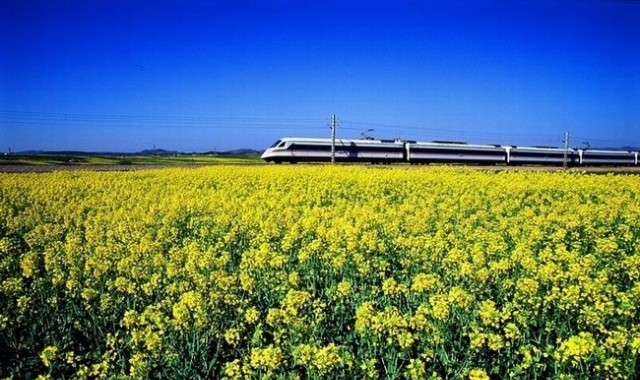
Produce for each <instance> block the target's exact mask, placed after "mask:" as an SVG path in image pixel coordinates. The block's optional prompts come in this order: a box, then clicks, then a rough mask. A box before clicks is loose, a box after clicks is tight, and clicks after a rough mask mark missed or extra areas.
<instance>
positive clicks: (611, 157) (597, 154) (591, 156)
mask: <svg viewBox="0 0 640 380" xmlns="http://www.w3.org/2000/svg"><path fill="white" fill-rule="evenodd" d="M578 156H579V160H580V165H587V166H588V165H614V166H617V165H620V166H625V165H637V164H638V152H625V151H619V150H587V149H578Z"/></svg>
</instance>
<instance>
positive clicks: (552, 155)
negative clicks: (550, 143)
mask: <svg viewBox="0 0 640 380" xmlns="http://www.w3.org/2000/svg"><path fill="white" fill-rule="evenodd" d="M565 154H566V155H567V164H568V165H575V164H576V163H577V162H578V159H577V157H576V154H575V153H574V152H573V149H569V150H568V151H565V150H564V149H561V148H555V147H540V146H534V147H521V146H512V147H509V149H508V162H509V164H510V165H563V164H564V162H565Z"/></svg>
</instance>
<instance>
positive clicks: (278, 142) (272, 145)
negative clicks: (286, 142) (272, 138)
mask: <svg viewBox="0 0 640 380" xmlns="http://www.w3.org/2000/svg"><path fill="white" fill-rule="evenodd" d="M281 141H282V140H278V141H276V142H274V143H273V144H271V146H270V147H269V148H275V147H276V146H278V144H280V142H281Z"/></svg>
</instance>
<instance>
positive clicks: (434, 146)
mask: <svg viewBox="0 0 640 380" xmlns="http://www.w3.org/2000/svg"><path fill="white" fill-rule="evenodd" d="M407 158H408V161H409V162H410V163H414V164H422V163H464V164H485V165H495V164H506V163H507V160H506V153H505V149H504V148H503V147H502V146H500V145H472V144H466V143H462V142H438V141H434V142H415V143H408V144H407Z"/></svg>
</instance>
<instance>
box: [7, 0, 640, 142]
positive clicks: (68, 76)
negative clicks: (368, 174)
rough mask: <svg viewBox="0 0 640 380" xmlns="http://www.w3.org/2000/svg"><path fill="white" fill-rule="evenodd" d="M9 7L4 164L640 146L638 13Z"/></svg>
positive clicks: (548, 8) (549, 5) (550, 6)
mask: <svg viewBox="0 0 640 380" xmlns="http://www.w3.org/2000/svg"><path fill="white" fill-rule="evenodd" d="M452 3H454V2H449V1H421V0H411V1H375V0H374V1H366V2H353V1H352V2H346V1H345V2H340V1H330V0H329V1H320V2H308V1H285V0H274V1H266V0H262V1H244V0H239V1H196V0H192V1H177V0H175V1H173V0H171V1H154V2H146V1H133V0H131V1H119V0H114V1H64V0H62V1H56V2H50V1H30V0H22V1H19V0H5V1H2V2H1V3H0V151H4V150H7V149H8V148H9V147H10V148H11V149H12V150H14V151H15V150H25V149H74V150H93V151H137V150H141V149H148V148H152V147H154V146H155V147H158V148H165V149H176V150H183V151H208V150H226V149H234V148H255V149H262V148H265V147H266V146H268V145H270V144H271V143H272V142H273V141H275V140H276V139H278V138H279V137H282V136H309V137H311V136H313V137H320V136H327V137H328V136H329V129H328V127H327V125H328V120H329V117H330V115H331V114H336V115H337V116H338V118H339V122H340V123H339V127H338V137H345V138H346V137H360V134H361V133H362V132H363V131H365V130H368V129H374V131H373V132H371V133H370V135H372V136H374V137H380V138H394V137H398V138H407V139H418V140H425V141H429V140H436V139H453V140H465V141H469V142H474V143H504V144H531V145H534V144H537V145H561V143H562V135H563V133H564V132H565V131H569V132H570V133H571V136H572V145H575V146H577V145H580V144H581V143H582V142H584V141H588V142H589V143H590V144H591V145H592V146H622V145H636V146H638V145H640V106H639V105H640V3H638V2H632V1H595V0H594V1H590V0H586V1H579V2H575V3H573V2H560V3H562V4H561V5H557V4H555V3H556V2H553V1H541V2H532V3H535V4H530V2H527V1H509V0H506V1H489V0H487V1H480V2H457V4H452Z"/></svg>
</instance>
